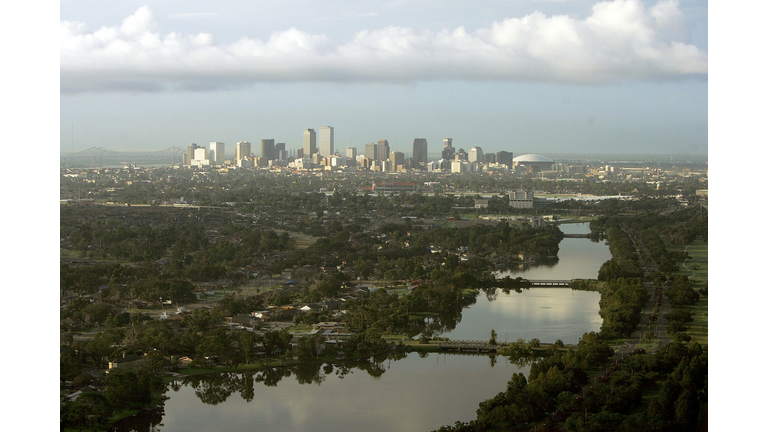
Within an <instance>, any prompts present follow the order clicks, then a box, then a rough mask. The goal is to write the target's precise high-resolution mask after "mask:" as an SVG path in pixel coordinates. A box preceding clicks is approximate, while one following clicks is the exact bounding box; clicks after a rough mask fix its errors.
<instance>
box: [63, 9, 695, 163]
mask: <svg viewBox="0 0 768 432" xmlns="http://www.w3.org/2000/svg"><path fill="white" fill-rule="evenodd" d="M707 18H708V5H707V2H703V1H659V2H652V1H648V2H641V1H639V0H615V1H606V2H594V1H578V0H577V1H566V2H548V1H520V2H503V1H487V2H482V3H481V4H480V6H478V5H477V4H473V5H471V6H469V5H464V4H463V3H462V2H451V1H433V2H418V3H415V4H411V3H408V2H403V3H401V2H390V3H384V4H379V5H374V4H369V3H365V2H352V1H347V2H334V3H333V4H317V3H315V2H304V1H293V2H282V3H280V4H279V5H275V4H267V3H266V2H248V3H247V4H243V3H241V2H234V1H230V2H217V3H213V2H192V3H189V2H187V3H184V4H183V5H180V4H175V3H172V4H169V3H167V2H158V1H142V2H134V1H126V2H120V3H119V4H104V3H98V4H95V5H94V3H93V2H90V1H69V2H63V3H62V4H61V33H60V34H61V100H60V108H61V117H60V151H62V152H69V151H79V150H85V149H87V148H90V147H94V146H97V147H104V148H109V149H114V150H121V151H133V150H161V149H165V148H168V147H171V146H178V147H185V146H187V145H189V144H190V143H192V142H195V143H199V144H203V145H205V144H207V143H208V142H212V141H219V142H224V143H226V144H227V147H228V149H233V148H234V144H235V143H236V142H237V141H243V140H247V141H251V142H258V141H259V140H260V139H264V138H273V139H275V140H276V141H277V142H285V143H286V148H287V149H296V148H300V147H301V141H302V133H303V131H304V130H305V129H307V128H315V129H318V128H319V127H320V126H323V125H332V126H334V129H335V141H336V148H338V149H344V148H346V147H350V146H354V147H357V148H358V149H359V150H360V149H361V148H362V147H364V146H365V144H366V143H369V142H376V141H378V140H380V139H387V140H388V141H389V143H390V145H391V147H392V149H393V151H395V150H396V151H403V152H406V153H410V150H411V145H412V143H413V140H414V138H426V139H427V141H428V142H429V144H430V149H429V152H430V153H434V152H436V151H439V148H440V146H441V142H442V139H443V138H444V137H452V138H453V139H454V143H455V145H456V146H457V147H463V148H465V149H467V150H468V149H470V148H471V147H473V146H481V147H482V148H483V149H484V150H485V151H486V152H497V151H502V150H505V151H512V152H514V153H515V154H523V153H543V154H547V153H590V154H600V153H611V154H622V153H625V154H691V155H705V154H707V146H708V139H707V129H708V123H707V105H708V91H707V76H708V64H707V50H708V45H707Z"/></svg>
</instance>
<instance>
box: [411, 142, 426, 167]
mask: <svg viewBox="0 0 768 432" xmlns="http://www.w3.org/2000/svg"><path fill="white" fill-rule="evenodd" d="M413 162H414V163H416V164H426V163H427V140H426V138H416V139H414V140H413Z"/></svg>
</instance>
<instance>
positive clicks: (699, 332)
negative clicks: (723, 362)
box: [686, 297, 709, 346]
mask: <svg viewBox="0 0 768 432" xmlns="http://www.w3.org/2000/svg"><path fill="white" fill-rule="evenodd" d="M708 302H709V299H708V298H707V297H702V298H701V300H699V301H697V302H696V304H695V305H693V306H690V307H688V308H686V309H688V310H690V311H691V312H692V313H693V322H690V323H688V324H687V325H688V334H689V335H691V340H692V341H695V342H698V343H699V345H702V346H704V345H707V344H708V342H709V337H708V334H709V318H708V315H707V313H708V307H707V306H708Z"/></svg>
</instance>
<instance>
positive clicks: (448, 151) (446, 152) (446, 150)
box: [440, 138, 456, 160]
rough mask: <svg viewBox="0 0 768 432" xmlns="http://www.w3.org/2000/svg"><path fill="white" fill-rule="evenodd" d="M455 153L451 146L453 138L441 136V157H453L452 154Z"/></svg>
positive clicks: (447, 158)
mask: <svg viewBox="0 0 768 432" xmlns="http://www.w3.org/2000/svg"><path fill="white" fill-rule="evenodd" d="M454 154H456V152H455V150H454V148H453V138H443V153H442V154H441V155H440V157H441V158H442V159H446V160H449V159H453V155H454Z"/></svg>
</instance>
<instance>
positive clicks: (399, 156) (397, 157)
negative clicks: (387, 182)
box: [389, 152, 405, 171]
mask: <svg viewBox="0 0 768 432" xmlns="http://www.w3.org/2000/svg"><path fill="white" fill-rule="evenodd" d="M389 161H390V162H392V166H391V168H390V170H391V171H397V167H398V166H402V165H403V163H404V162H405V155H404V154H403V152H391V153H390V154H389Z"/></svg>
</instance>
